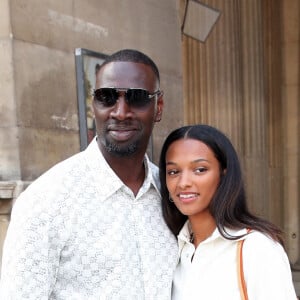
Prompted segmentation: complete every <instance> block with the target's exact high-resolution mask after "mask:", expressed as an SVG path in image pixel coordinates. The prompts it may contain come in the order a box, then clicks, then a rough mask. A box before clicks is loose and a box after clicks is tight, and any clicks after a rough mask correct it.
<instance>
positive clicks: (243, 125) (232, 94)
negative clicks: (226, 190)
mask: <svg viewBox="0 0 300 300" xmlns="http://www.w3.org/2000/svg"><path fill="white" fill-rule="evenodd" d="M202 2H203V3H204V4H207V5H208V6H209V7H212V8H215V9H218V10H220V12H221V16H220V18H219V20H218V21H217V23H216V25H215V27H214V28H213V30H212V31H211V33H210V35H209V36H208V38H207V40H206V41H205V42H204V43H200V42H198V41H196V40H193V39H191V38H189V37H187V36H183V55H184V57H183V60H184V101H185V123H189V124H191V123H208V124H211V125H214V126H216V127H218V128H220V129H221V130H222V131H224V132H225V133H227V134H228V136H229V137H230V138H231V140H232V142H233V144H234V145H235V147H236V148H237V150H238V152H239V154H240V158H241V161H242V164H243V167H244V171H245V176H246V184H247V192H248V195H249V204H250V208H251V209H252V210H254V211H255V212H256V213H259V214H261V215H265V216H266V215H267V214H268V200H267V199H268V189H267V188H266V186H267V162H268V157H267V151H266V144H267V138H266V127H267V125H266V109H265V103H264V74H263V44H262V21H261V20H262V16H261V1H260V0H251V1H234V0H227V1H223V0H206V1H202Z"/></svg>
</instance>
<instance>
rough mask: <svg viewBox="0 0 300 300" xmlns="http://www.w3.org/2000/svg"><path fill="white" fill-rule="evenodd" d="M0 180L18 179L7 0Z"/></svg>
mask: <svg viewBox="0 0 300 300" xmlns="http://www.w3.org/2000/svg"><path fill="white" fill-rule="evenodd" d="M0 53H1V55H0V66H1V67H0V120H1V122H0V145H1V147H0V157H1V160H0V181H1V180H16V179H20V158H19V140H18V138H19V137H18V125H17V115H16V101H15V94H14V67H13V35H12V31H11V24H10V10H9V0H2V1H1V2H0Z"/></svg>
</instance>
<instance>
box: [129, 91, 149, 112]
mask: <svg viewBox="0 0 300 300" xmlns="http://www.w3.org/2000/svg"><path fill="white" fill-rule="evenodd" d="M126 98H127V101H128V103H129V105H131V106H133V107H136V108H142V107H144V106H147V104H148V103H150V102H151V99H149V93H148V91H146V90H143V89H129V90H127V92H126Z"/></svg>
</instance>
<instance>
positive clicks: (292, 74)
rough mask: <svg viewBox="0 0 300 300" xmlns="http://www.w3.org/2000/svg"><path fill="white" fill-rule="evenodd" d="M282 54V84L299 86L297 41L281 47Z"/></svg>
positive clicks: (298, 50) (299, 45)
mask: <svg viewBox="0 0 300 300" xmlns="http://www.w3.org/2000/svg"><path fill="white" fill-rule="evenodd" d="M299 3H300V2H299ZM299 10H300V8H299ZM283 53H284V60H285V64H284V70H283V71H284V72H283V81H284V84H288V85H298V86H299V72H300V68H299V64H300V59H299V53H300V44H299V41H298V42H292V43H288V44H287V45H285V46H284V47H283Z"/></svg>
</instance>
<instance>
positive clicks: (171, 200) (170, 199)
mask: <svg viewBox="0 0 300 300" xmlns="http://www.w3.org/2000/svg"><path fill="white" fill-rule="evenodd" d="M169 201H170V202H173V203H174V200H173V199H172V198H171V196H170V194H169Z"/></svg>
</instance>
